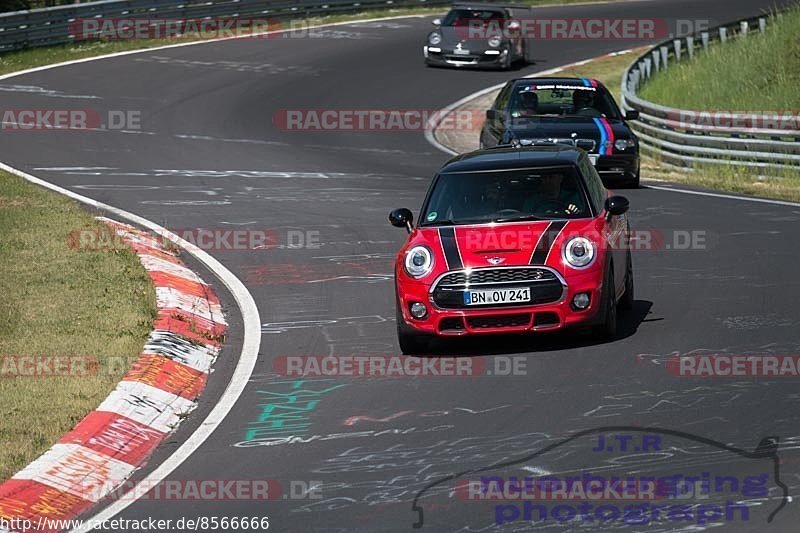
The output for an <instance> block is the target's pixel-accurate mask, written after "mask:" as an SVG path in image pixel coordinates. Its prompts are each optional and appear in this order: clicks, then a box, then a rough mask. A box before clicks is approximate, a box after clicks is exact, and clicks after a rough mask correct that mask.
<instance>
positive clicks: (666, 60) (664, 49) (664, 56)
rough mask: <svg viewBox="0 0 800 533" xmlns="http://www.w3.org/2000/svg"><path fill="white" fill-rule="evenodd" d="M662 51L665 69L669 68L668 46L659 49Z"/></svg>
mask: <svg viewBox="0 0 800 533" xmlns="http://www.w3.org/2000/svg"><path fill="white" fill-rule="evenodd" d="M659 50H661V63H662V64H663V65H664V68H667V66H668V57H669V48H667V47H666V46H662V47H661V48H659Z"/></svg>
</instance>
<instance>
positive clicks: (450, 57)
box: [422, 46, 510, 68]
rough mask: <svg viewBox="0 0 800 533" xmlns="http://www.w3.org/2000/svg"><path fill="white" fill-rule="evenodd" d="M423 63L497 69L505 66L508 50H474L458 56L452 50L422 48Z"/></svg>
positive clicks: (430, 47) (435, 47) (433, 47)
mask: <svg viewBox="0 0 800 533" xmlns="http://www.w3.org/2000/svg"><path fill="white" fill-rule="evenodd" d="M422 51H423V54H424V55H425V63H427V64H428V65H435V66H451V67H476V68H480V67H486V68H489V67H491V68H497V67H500V66H502V65H504V64H505V62H506V58H507V56H508V54H509V53H510V52H509V51H508V49H492V50H474V51H471V52H470V53H469V54H458V53H456V51H455V50H453V49H448V48H441V47H437V46H424V47H423V48H422Z"/></svg>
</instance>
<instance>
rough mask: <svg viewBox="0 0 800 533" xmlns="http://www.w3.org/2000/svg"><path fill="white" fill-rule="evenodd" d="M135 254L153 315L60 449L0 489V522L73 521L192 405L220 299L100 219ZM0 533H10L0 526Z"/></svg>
mask: <svg viewBox="0 0 800 533" xmlns="http://www.w3.org/2000/svg"><path fill="white" fill-rule="evenodd" d="M98 219H99V220H101V221H103V222H105V223H106V224H108V225H109V226H111V228H112V229H113V231H114V232H115V233H116V235H117V236H118V237H119V238H120V239H121V240H122V241H123V242H124V243H126V244H127V245H128V246H130V247H131V248H132V249H133V250H134V251H136V253H137V254H138V256H139V259H140V261H141V263H142V265H143V266H144V268H145V270H146V271H147V273H148V275H149V276H150V279H151V280H152V281H153V284H154V285H155V288H156V302H157V310H158V314H157V318H156V321H155V324H154V328H155V329H154V330H153V331H152V332H151V333H150V336H149V337H148V339H147V342H146V344H145V346H144V349H143V350H142V353H141V355H140V357H139V359H138V360H137V361H136V362H135V363H134V365H133V366H132V367H131V368H130V369H129V370H128V373H127V374H126V375H125V376H124V377H123V378H122V381H121V382H120V383H119V384H118V385H117V387H116V388H115V390H114V391H112V392H111V394H110V395H109V396H108V397H107V398H106V399H105V400H104V401H103V403H102V404H100V406H99V407H97V409H96V410H95V411H93V412H91V413H89V414H88V415H87V416H86V417H85V418H84V419H83V420H81V421H80V422H79V423H78V424H77V425H76V426H75V427H74V428H73V429H72V430H71V431H70V432H69V433H67V434H66V435H64V436H63V437H62V438H61V439H60V440H59V441H58V443H56V444H55V445H54V446H53V447H52V448H50V449H49V450H48V451H46V452H45V453H44V454H42V455H41V456H40V457H39V458H38V459H36V460H35V461H34V462H32V463H31V464H29V465H28V466H27V467H25V468H24V469H23V470H21V471H20V472H18V473H17V474H16V475H14V476H13V477H12V478H11V479H9V480H8V481H6V482H5V483H3V484H2V485H0V519H5V521H6V523H14V522H12V520H15V523H18V524H19V523H21V520H29V521H30V523H32V524H33V528H37V526H40V527H41V529H38V528H37V529H33V530H35V531H53V530H54V529H52V527H45V523H46V519H49V520H68V519H71V518H75V517H77V516H78V515H80V514H81V513H83V512H84V511H86V510H87V509H89V508H90V507H91V506H92V505H94V504H95V503H97V502H98V501H100V500H101V499H102V498H104V497H105V496H108V495H109V494H111V493H112V491H114V490H115V489H117V488H118V487H120V486H121V485H122V484H123V482H124V481H125V480H126V479H127V478H128V477H130V476H131V474H133V472H134V471H135V470H136V469H137V468H138V467H139V466H141V465H142V463H143V462H144V461H145V459H146V458H147V457H148V456H149V455H150V453H152V451H153V450H154V449H155V447H156V446H157V445H158V444H159V443H160V442H161V441H162V440H163V439H164V438H165V437H166V436H167V435H168V434H169V433H170V432H171V431H172V430H174V429H175V428H176V427H177V425H178V424H179V423H180V422H181V420H182V419H183V418H184V417H185V416H186V414H187V413H189V412H190V411H191V410H192V409H194V408H195V407H196V405H197V397H198V396H199V395H200V392H201V391H202V390H203V388H204V387H205V384H206V380H207V378H208V374H209V372H210V371H211V365H212V364H213V363H214V360H215V359H216V357H217V355H218V354H219V349H220V343H221V341H222V339H223V337H224V335H225V332H226V330H227V323H226V322H225V318H224V316H223V314H222V309H221V307H220V303H219V300H218V299H217V297H216V295H215V294H214V293H213V292H212V291H211V289H210V287H209V286H208V285H207V284H206V283H205V282H204V281H203V280H202V279H200V277H199V276H198V275H197V274H195V273H194V272H193V271H191V270H189V269H188V268H187V267H186V266H185V265H184V264H183V263H182V262H181V260H180V259H179V258H178V256H177V254H176V253H175V252H173V251H172V250H170V249H168V248H167V247H165V246H163V245H162V243H161V242H160V241H159V240H157V239H154V238H153V237H152V236H151V235H150V234H149V233H147V232H145V231H141V230H139V229H136V228H134V227H133V226H129V225H127V224H122V223H120V222H116V221H113V220H110V219H107V218H103V217H98ZM0 531H10V530H8V529H2V528H0Z"/></svg>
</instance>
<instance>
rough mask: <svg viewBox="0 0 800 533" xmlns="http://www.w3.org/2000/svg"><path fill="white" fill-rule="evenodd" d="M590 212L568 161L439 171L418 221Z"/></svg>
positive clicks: (482, 220)
mask: <svg viewBox="0 0 800 533" xmlns="http://www.w3.org/2000/svg"><path fill="white" fill-rule="evenodd" d="M588 216H591V214H590V212H589V208H588V205H587V202H586V198H585V195H584V193H583V189H582V188H581V186H580V183H579V181H578V177H577V170H576V169H575V168H574V167H571V166H563V167H548V168H539V169H531V170H519V171H511V172H479V173H462V174H459V173H453V174H441V175H440V176H439V178H438V179H437V180H436V183H435V185H434V188H433V190H432V191H431V194H430V197H429V201H428V203H427V205H426V208H425V209H424V211H423V216H422V218H421V221H420V222H421V225H422V226H434V225H446V224H471V223H473V224H480V223H486V222H513V221H522V220H539V219H542V220H547V219H554V218H559V219H560V218H584V217H588Z"/></svg>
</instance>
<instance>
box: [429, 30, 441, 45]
mask: <svg viewBox="0 0 800 533" xmlns="http://www.w3.org/2000/svg"><path fill="white" fill-rule="evenodd" d="M440 42H442V36H441V35H440V34H439V33H438V32H433V33H431V34H430V35H428V44H432V45H434V46H436V45H437V44H439V43H440Z"/></svg>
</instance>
